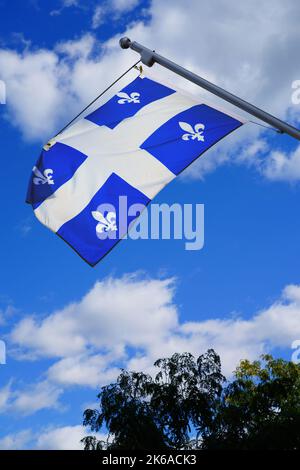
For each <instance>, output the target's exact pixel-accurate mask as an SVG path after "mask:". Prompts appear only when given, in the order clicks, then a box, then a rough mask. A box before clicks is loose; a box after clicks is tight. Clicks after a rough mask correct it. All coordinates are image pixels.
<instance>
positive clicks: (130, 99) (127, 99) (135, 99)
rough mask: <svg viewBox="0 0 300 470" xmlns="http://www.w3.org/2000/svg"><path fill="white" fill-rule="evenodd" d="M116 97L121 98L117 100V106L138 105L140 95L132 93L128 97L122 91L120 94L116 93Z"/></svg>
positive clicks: (135, 92)
mask: <svg viewBox="0 0 300 470" xmlns="http://www.w3.org/2000/svg"><path fill="white" fill-rule="evenodd" d="M117 96H118V97H119V98H121V99H120V100H118V103H119V104H125V103H140V100H139V98H140V93H138V92H137V91H134V92H133V93H130V95H128V94H127V93H125V92H124V91H120V93H117Z"/></svg>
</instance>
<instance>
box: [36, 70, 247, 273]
mask: <svg viewBox="0 0 300 470" xmlns="http://www.w3.org/2000/svg"><path fill="white" fill-rule="evenodd" d="M242 124H243V122H242V121H241V120H239V119H237V118H234V117H232V116H231V115H229V114H227V113H226V112H224V111H219V110H217V109H215V108H214V107H211V106H209V105H207V104H204V103H201V101H200V102H198V101H196V100H195V99H194V98H193V97H188V96H186V95H183V94H181V93H180V92H178V91H176V90H174V89H172V88H170V87H169V86H166V85H163V84H161V83H159V82H158V81H154V80H152V79H150V78H143V77H137V78H136V79H135V80H133V81H132V82H131V83H130V84H129V85H127V86H126V87H125V88H123V89H122V90H120V91H119V92H118V93H117V94H116V95H115V96H113V97H112V98H111V99H110V100H108V101H107V102H106V103H105V104H103V105H102V106H100V107H99V108H98V109H96V110H95V111H93V112H92V113H90V114H89V115H87V116H86V117H85V118H84V119H81V120H79V121H77V122H75V124H73V125H71V126H69V127H68V128H67V129H66V130H65V131H63V132H62V133H60V134H59V135H57V136H56V137H55V138H54V139H51V141H50V145H49V146H48V147H47V146H46V147H44V149H43V151H42V153H41V156H40V158H39V160H38V162H37V163H36V165H35V167H34V168H33V171H32V174H31V178H30V183H29V187H28V192H27V202H28V203H30V204H31V205H32V207H33V209H34V213H35V215H36V217H37V218H38V219H39V220H40V221H41V222H42V223H43V224H44V225H46V226H47V227H48V228H49V229H51V230H52V231H53V232H55V233H56V234H57V235H59V236H60V237H61V238H62V239H63V240H65V241H66V242H67V243H68V244H69V245H70V246H71V247H72V248H73V249H74V250H75V251H76V252H77V253H78V254H79V255H80V256H81V257H82V258H83V259H84V260H85V261H86V262H87V263H89V264H90V265H91V266H94V265H95V264H97V263H98V262H99V261H100V260H101V259H102V258H103V257H104V256H105V255H106V254H107V253H108V252H109V251H110V250H111V249H112V248H113V247H114V246H115V245H116V243H117V242H118V241H119V240H120V239H121V238H123V237H124V236H125V235H126V233H127V232H128V229H129V225H130V224H132V223H133V222H134V220H135V219H136V218H137V217H138V215H139V213H140V212H139V211H138V210H137V211H133V210H132V209H131V210H129V209H130V208H132V207H135V205H138V206H136V207H144V206H146V205H147V204H148V203H149V202H150V201H151V200H152V199H153V198H154V197H155V195H156V194H157V193H158V192H159V191H160V190H161V189H162V188H163V187H165V186H166V185H167V184H168V183H169V182H170V181H172V180H173V179H174V178H175V177H176V176H177V175H178V174H179V173H181V172H182V171H183V170H184V169H185V168H186V167H187V166H189V165H190V164H191V163H192V162H193V161H194V160H195V159H196V158H198V157H199V156H200V155H202V154H203V153H204V152H205V151H206V150H208V149H209V148H210V147H212V146H213V145H214V144H215V143H216V142H218V141H219V140H220V139H222V138H223V137H225V136H226V135H228V134H229V133H231V132H232V131H234V130H235V129H237V128H238V127H240V126H241V125H242ZM129 213H130V214H131V215H130V216H129V215H128V214H129ZM132 214H133V215H132Z"/></svg>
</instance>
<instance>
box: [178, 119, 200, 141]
mask: <svg viewBox="0 0 300 470" xmlns="http://www.w3.org/2000/svg"><path fill="white" fill-rule="evenodd" d="M178 124H179V126H180V127H181V129H182V130H183V131H185V132H186V134H183V135H182V137H181V138H182V139H183V140H195V139H198V140H199V141H200V140H201V141H202V142H204V135H203V131H204V129H205V125H204V124H201V123H198V124H195V126H194V127H192V126H191V125H190V124H188V123H187V122H179V123H178Z"/></svg>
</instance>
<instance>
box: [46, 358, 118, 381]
mask: <svg viewBox="0 0 300 470" xmlns="http://www.w3.org/2000/svg"><path fill="white" fill-rule="evenodd" d="M120 359H122V358H120ZM115 360H116V357H114V356H113V357H112V356H109V355H104V354H103V355H101V354H95V355H92V356H85V357H81V356H74V357H67V358H64V359H61V360H60V361H57V362H55V364H54V365H53V366H51V367H50V368H49V370H48V378H49V380H50V381H52V382H55V383H58V384H60V385H63V386H67V385H83V386H84V385H88V386H91V387H94V388H100V387H101V386H102V385H106V384H108V383H111V382H113V381H114V380H115V379H116V378H117V377H118V375H119V373H120V368H119V367H113V366H111V363H112V361H115Z"/></svg>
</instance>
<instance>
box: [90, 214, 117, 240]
mask: <svg viewBox="0 0 300 470" xmlns="http://www.w3.org/2000/svg"><path fill="white" fill-rule="evenodd" d="M92 216H93V217H94V219H95V220H97V222H98V224H97V226H96V233H97V234H101V233H103V232H116V231H117V230H118V227H117V224H116V219H117V217H116V213H115V212H112V211H111V212H108V213H107V214H106V217H104V215H103V214H102V213H101V212H100V211H93V212H92Z"/></svg>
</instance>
